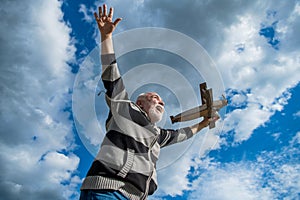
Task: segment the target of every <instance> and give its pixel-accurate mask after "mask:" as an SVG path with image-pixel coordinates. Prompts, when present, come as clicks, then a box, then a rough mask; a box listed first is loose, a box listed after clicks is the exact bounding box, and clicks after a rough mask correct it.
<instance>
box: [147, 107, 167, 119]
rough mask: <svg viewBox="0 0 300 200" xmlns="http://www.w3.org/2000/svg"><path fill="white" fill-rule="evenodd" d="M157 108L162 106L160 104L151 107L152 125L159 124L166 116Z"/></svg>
mask: <svg viewBox="0 0 300 200" xmlns="http://www.w3.org/2000/svg"><path fill="white" fill-rule="evenodd" d="M157 106H160V105H159V104H156V105H153V106H151V108H150V109H149V111H148V112H149V118H150V120H151V122H152V123H156V122H159V121H160V120H161V119H162V116H163V114H164V113H163V112H161V111H159V110H158V109H157Z"/></svg>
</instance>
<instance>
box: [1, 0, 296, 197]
mask: <svg viewBox="0 0 300 200" xmlns="http://www.w3.org/2000/svg"><path fill="white" fill-rule="evenodd" d="M103 2H105V3H106V4H107V5H108V6H113V7H114V8H115V16H116V17H122V18H123V20H122V21H121V22H120V24H119V26H118V28H117V30H116V32H115V41H116V42H115V47H116V53H117V56H118V63H119V66H120V68H121V69H120V70H121V72H122V74H123V75H124V79H125V83H126V87H127V89H128V90H129V91H130V93H131V97H132V99H134V98H135V96H136V95H138V94H139V93H140V92H142V91H144V90H155V91H157V92H159V93H160V94H161V96H162V97H163V98H164V99H165V102H166V104H167V106H166V114H165V115H164V117H163V121H162V122H161V123H160V124H159V125H161V126H164V127H167V128H177V127H179V126H185V125H188V124H189V123H191V122H188V123H183V124H182V125H179V124H176V125H172V124H171V123H170V121H169V118H168V117H169V115H174V114H177V113H178V112H180V111H182V110H184V109H186V108H191V107H193V106H196V105H197V104H198V103H199V101H200V96H199V92H198V85H199V83H200V82H203V81H207V82H208V86H209V87H212V88H213V91H214V94H215V97H216V98H218V97H220V96H221V94H222V93H224V94H225V95H226V97H227V98H228V100H229V105H228V106H227V108H226V110H222V112H221V115H222V119H221V120H219V121H218V123H217V124H216V125H217V127H216V128H215V129H213V130H208V129H205V130H203V131H201V132H200V133H199V134H198V135H197V136H196V137H194V138H193V139H191V140H189V141H186V142H184V143H182V144H178V145H174V146H172V147H170V148H166V149H163V150H162V152H161V159H160V161H159V163H158V168H159V169H158V181H159V188H158V190H157V192H156V193H155V194H154V195H153V196H151V197H149V199H189V200H190V199H209V200H227V199H245V200H252V199H298V198H300V181H299V180H300V160H299V158H300V155H299V154H300V150H299V145H300V126H299V123H300V104H299V102H298V101H299V99H300V98H299V94H300V85H299V81H300V57H299V55H300V48H299V46H300V40H299V34H300V19H299V18H300V3H299V1H296V0H295V1H293V0H290V1H279V0H278V1H277V0H276V1H271V0H270V1H264V2H262V1H248V2H245V1H229V0H224V1H217V0H211V1H202V0H200V1H180V2H176V3H174V1H171V0H160V1H158V0H153V1H147V0H138V1H134V0H122V1H117V0H111V1H78V0H77V1H74V0H65V1H56V0H46V1H33V0H29V1H26V3H20V2H19V1H16V0H5V1H3V2H2V3H1V9H0V11H1V16H3V17H2V18H1V21H0V23H1V32H0V38H1V73H0V82H1V95H2V96H1V101H0V106H1V112H0V117H1V136H0V144H1V145H0V148H1V151H0V163H1V165H0V169H1V171H2V173H1V175H0V177H1V178H0V191H1V198H3V199H6V200H7V199H8V200H9V199H19V198H21V197H26V199H78V195H79V187H80V184H81V182H82V180H83V178H84V176H85V174H86V172H87V170H88V168H89V166H90V164H91V162H92V160H93V158H94V156H95V154H96V153H97V149H98V147H99V145H100V144H101V139H102V138H103V136H104V134H105V130H104V128H103V125H104V121H105V117H106V113H107V108H106V105H105V102H104V98H103V95H100V96H99V97H98V96H97V93H98V92H99V91H100V90H102V89H103V86H102V83H101V81H99V78H100V77H99V73H100V69H99V68H98V65H99V58H98V50H99V49H98V48H97V46H98V45H99V33H98V30H97V27H96V25H95V23H94V20H93V12H94V10H96V8H97V6H98V5H101V4H102V3H103ZM151 28H152V29H151ZM130 31H132V32H130ZM139 31H140V32H139ZM154 32H155V33H159V34H161V35H158V36H157V37H155V36H153V33H154ZM141 33H142V35H141ZM147 34H149V35H147ZM130 36H133V37H132V38H130ZM153 38H154V40H153ZM189 42H190V43H189ZM137 47H141V48H139V49H135V48H137ZM150 47H152V48H150ZM207 70H208V72H207ZM145 74H147V76H145ZM141 77H143V78H141ZM1 198H0V199H1Z"/></svg>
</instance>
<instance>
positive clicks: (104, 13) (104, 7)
mask: <svg viewBox="0 0 300 200" xmlns="http://www.w3.org/2000/svg"><path fill="white" fill-rule="evenodd" d="M103 16H106V5H105V4H103Z"/></svg>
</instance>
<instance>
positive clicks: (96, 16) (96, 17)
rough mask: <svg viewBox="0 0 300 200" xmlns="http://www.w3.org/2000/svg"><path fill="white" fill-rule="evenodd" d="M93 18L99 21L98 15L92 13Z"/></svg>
mask: <svg viewBox="0 0 300 200" xmlns="http://www.w3.org/2000/svg"><path fill="white" fill-rule="evenodd" d="M94 17H95V19H96V20H97V21H98V20H99V17H98V15H97V13H96V12H94Z"/></svg>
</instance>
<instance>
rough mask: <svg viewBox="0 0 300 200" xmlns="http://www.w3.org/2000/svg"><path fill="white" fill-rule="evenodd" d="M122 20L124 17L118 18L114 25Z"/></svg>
mask: <svg viewBox="0 0 300 200" xmlns="http://www.w3.org/2000/svg"><path fill="white" fill-rule="evenodd" d="M121 20H122V18H117V19H116V20H115V21H114V25H115V26H117V25H118V23H119V22H120V21H121Z"/></svg>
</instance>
